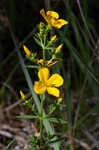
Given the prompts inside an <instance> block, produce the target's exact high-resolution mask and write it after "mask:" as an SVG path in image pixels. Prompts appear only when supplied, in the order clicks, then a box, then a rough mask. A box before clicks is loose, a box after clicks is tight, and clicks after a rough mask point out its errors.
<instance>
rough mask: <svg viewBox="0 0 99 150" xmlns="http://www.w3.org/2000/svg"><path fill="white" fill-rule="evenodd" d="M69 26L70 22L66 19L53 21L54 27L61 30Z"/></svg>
mask: <svg viewBox="0 0 99 150" xmlns="http://www.w3.org/2000/svg"><path fill="white" fill-rule="evenodd" d="M66 24H68V21H66V20H64V19H58V20H56V21H55V20H53V21H52V25H53V26H54V27H56V28H58V29H60V28H61V27H62V26H63V25H66Z"/></svg>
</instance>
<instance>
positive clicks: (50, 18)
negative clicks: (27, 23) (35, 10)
mask: <svg viewBox="0 0 99 150" xmlns="http://www.w3.org/2000/svg"><path fill="white" fill-rule="evenodd" d="M40 14H41V15H42V16H43V17H44V19H45V20H46V22H47V23H48V24H50V25H51V26H53V27H55V28H58V29H60V28H61V27H62V26H63V25H66V24H68V21H66V20H64V19H59V14H58V13H57V12H55V11H47V12H46V13H45V11H44V9H41V10H40Z"/></svg>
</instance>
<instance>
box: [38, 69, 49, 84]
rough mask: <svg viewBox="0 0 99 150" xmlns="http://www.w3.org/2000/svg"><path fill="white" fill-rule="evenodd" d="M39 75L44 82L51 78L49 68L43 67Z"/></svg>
mask: <svg viewBox="0 0 99 150" xmlns="http://www.w3.org/2000/svg"><path fill="white" fill-rule="evenodd" d="M38 77H39V79H40V81H42V82H43V83H46V81H47V80H48V78H49V69H48V68H41V69H40V70H39V72H38Z"/></svg>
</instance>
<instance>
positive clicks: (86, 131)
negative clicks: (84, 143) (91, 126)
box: [81, 128, 99, 149]
mask: <svg viewBox="0 0 99 150" xmlns="http://www.w3.org/2000/svg"><path fill="white" fill-rule="evenodd" d="M81 131H82V132H83V133H84V134H85V135H86V136H87V137H88V138H89V139H90V141H91V142H92V145H94V146H95V147H96V148H98V149H99V142H98V141H97V140H96V139H95V137H94V136H92V135H91V134H90V132H88V130H86V129H85V128H84V129H81Z"/></svg>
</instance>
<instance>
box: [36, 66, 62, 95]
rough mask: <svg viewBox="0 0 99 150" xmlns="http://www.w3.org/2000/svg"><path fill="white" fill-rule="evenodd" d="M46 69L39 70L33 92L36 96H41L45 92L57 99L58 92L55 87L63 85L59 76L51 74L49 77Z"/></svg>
mask: <svg viewBox="0 0 99 150" xmlns="http://www.w3.org/2000/svg"><path fill="white" fill-rule="evenodd" d="M49 76H50V72H49V69H48V68H41V69H40V70H39V72H38V78H39V81H36V82H35V83H34V91H35V92H36V93H37V94H43V93H45V92H46V91H47V92H48V94H51V95H53V96H56V97H59V96H60V91H59V89H58V88H57V87H60V86H61V85H63V82H64V80H63V78H62V76H60V75H59V74H57V73H56V74H53V75H52V76H51V77H49Z"/></svg>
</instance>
